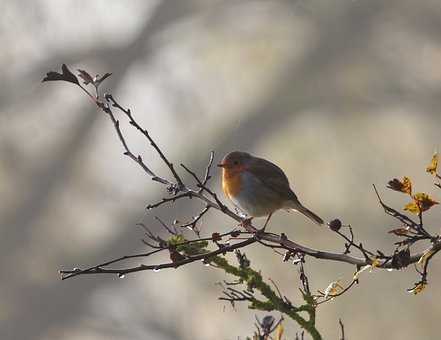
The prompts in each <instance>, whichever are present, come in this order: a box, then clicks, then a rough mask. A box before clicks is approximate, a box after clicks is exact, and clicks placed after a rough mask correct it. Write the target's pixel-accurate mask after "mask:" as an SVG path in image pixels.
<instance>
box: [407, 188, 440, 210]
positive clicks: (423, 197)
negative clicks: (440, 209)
mask: <svg viewBox="0 0 441 340" xmlns="http://www.w3.org/2000/svg"><path fill="white" fill-rule="evenodd" d="M412 197H413V199H414V200H415V202H416V203H417V205H418V206H419V208H420V209H421V211H426V210H429V209H430V208H431V207H432V206H434V205H435V204H439V202H437V201H435V200H434V199H432V198H431V197H429V195H427V194H426V193H424V192H418V193H416V194H415V195H413V196H412Z"/></svg>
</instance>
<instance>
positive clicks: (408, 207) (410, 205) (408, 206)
mask: <svg viewBox="0 0 441 340" xmlns="http://www.w3.org/2000/svg"><path fill="white" fill-rule="evenodd" d="M404 210H407V211H409V212H411V213H412V214H419V213H420V207H419V206H418V204H416V203H415V202H410V203H407V204H406V205H405V206H404Z"/></svg>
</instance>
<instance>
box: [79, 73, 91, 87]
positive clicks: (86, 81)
mask: <svg viewBox="0 0 441 340" xmlns="http://www.w3.org/2000/svg"><path fill="white" fill-rule="evenodd" d="M78 72H79V73H78V77H80V78H81V79H83V83H84V85H88V84H90V83H93V82H94V81H93V77H92V76H91V75H90V74H89V73H87V71H84V70H80V69H78Z"/></svg>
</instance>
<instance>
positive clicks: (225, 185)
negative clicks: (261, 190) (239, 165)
mask: <svg viewBox="0 0 441 340" xmlns="http://www.w3.org/2000/svg"><path fill="white" fill-rule="evenodd" d="M240 174H241V171H240V170H235V171H232V170H229V169H223V170H222V189H223V191H224V193H225V195H227V197H228V198H233V197H236V196H237V195H239V193H240V191H241V189H242V180H241V176H240Z"/></svg>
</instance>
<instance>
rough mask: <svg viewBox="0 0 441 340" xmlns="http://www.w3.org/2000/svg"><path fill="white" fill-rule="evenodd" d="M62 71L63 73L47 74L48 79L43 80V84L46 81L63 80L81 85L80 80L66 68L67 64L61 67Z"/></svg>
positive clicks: (51, 72)
mask: <svg viewBox="0 0 441 340" xmlns="http://www.w3.org/2000/svg"><path fill="white" fill-rule="evenodd" d="M61 70H62V72H63V73H58V72H54V71H50V72H48V73H47V74H46V77H44V78H43V80H42V82H45V81H56V80H63V81H67V82H70V83H74V84H77V85H79V84H80V83H79V82H78V78H77V77H76V76H75V75H74V74H73V73H72V72H71V71H70V70H69V68H68V67H67V66H66V64H63V65H62V66H61Z"/></svg>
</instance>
